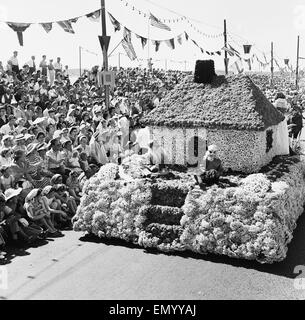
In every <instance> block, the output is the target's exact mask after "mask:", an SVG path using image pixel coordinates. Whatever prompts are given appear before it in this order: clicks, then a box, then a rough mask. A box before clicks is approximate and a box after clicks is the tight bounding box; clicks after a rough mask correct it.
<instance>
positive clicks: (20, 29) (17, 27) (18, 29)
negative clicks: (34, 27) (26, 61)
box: [7, 22, 31, 46]
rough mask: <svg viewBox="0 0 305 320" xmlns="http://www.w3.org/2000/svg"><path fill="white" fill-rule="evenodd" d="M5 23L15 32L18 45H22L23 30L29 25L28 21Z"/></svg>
mask: <svg viewBox="0 0 305 320" xmlns="http://www.w3.org/2000/svg"><path fill="white" fill-rule="evenodd" d="M7 25H8V26H9V27H11V28H12V29H13V30H14V31H15V32H17V36H18V40H19V44H20V46H23V34H22V33H23V32H24V31H25V30H26V29H27V28H28V27H29V26H30V25H31V24H30V23H14V22H7Z"/></svg>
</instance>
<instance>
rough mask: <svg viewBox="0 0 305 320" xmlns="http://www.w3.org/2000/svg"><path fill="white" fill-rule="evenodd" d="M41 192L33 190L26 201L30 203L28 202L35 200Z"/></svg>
mask: <svg viewBox="0 0 305 320" xmlns="http://www.w3.org/2000/svg"><path fill="white" fill-rule="evenodd" d="M39 191H40V189H33V190H31V191H30V193H29V194H28V195H27V196H26V198H25V201H26V202H28V201H31V200H33V199H34V198H35V197H36V196H37V195H38V192H39Z"/></svg>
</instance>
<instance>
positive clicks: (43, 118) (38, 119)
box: [33, 117, 46, 124]
mask: <svg viewBox="0 0 305 320" xmlns="http://www.w3.org/2000/svg"><path fill="white" fill-rule="evenodd" d="M44 121H46V118H45V117H41V118H37V119H36V120H35V121H33V124H39V123H43V122H44Z"/></svg>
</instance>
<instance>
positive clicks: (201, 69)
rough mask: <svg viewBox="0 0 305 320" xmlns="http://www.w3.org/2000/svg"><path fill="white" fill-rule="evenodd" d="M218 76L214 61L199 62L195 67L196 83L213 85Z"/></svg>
mask: <svg viewBox="0 0 305 320" xmlns="http://www.w3.org/2000/svg"><path fill="white" fill-rule="evenodd" d="M215 76H216V73H215V66H214V61H213V60H197V61H196V67H195V77H194V82H195V83H212V81H213V78H214V77H215Z"/></svg>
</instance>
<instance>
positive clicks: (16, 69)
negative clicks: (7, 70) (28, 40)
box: [7, 51, 19, 73]
mask: <svg viewBox="0 0 305 320" xmlns="http://www.w3.org/2000/svg"><path fill="white" fill-rule="evenodd" d="M17 56H18V52H17V51H14V55H13V56H12V57H11V58H10V59H9V60H8V62H7V63H8V64H9V65H10V66H11V68H12V71H13V72H15V73H19V62H18V59H17Z"/></svg>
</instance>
